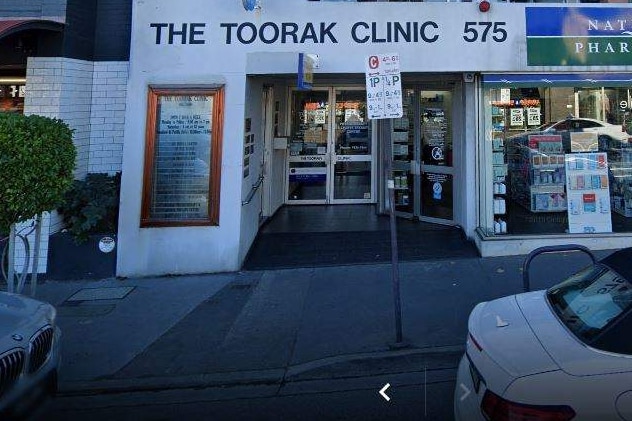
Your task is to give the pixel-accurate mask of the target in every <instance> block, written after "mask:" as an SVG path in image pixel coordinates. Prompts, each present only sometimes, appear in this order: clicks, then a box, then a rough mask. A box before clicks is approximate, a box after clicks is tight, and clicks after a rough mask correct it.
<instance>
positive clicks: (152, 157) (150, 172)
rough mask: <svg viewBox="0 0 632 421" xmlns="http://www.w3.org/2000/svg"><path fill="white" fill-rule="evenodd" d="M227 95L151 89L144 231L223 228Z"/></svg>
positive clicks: (215, 90) (215, 89) (206, 90)
mask: <svg viewBox="0 0 632 421" xmlns="http://www.w3.org/2000/svg"><path fill="white" fill-rule="evenodd" d="M223 111H224V90H223V88H222V87H209V88H194V89H193V88H171V87H170V88H162V87H150V88H149V93H148V111H147V129H146V145H145V167H144V183H143V204H142V213H141V227H160V226H209V225H219V198H220V176H221V171H220V169H221V152H222V125H223Z"/></svg>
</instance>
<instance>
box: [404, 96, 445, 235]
mask: <svg viewBox="0 0 632 421" xmlns="http://www.w3.org/2000/svg"><path fill="white" fill-rule="evenodd" d="M453 97H454V95H453V90H452V89H445V88H442V89H420V88H405V89H404V98H403V105H404V116H403V117H402V118H400V119H394V120H393V133H392V140H393V169H394V171H395V173H394V182H395V209H396V212H397V214H398V215H400V216H405V217H410V218H412V217H417V218H419V219H420V220H423V221H428V222H437V223H444V224H451V223H452V222H453V220H454V188H453V179H454V167H453V159H452V151H453V147H452V146H453V141H452V137H453V127H452V123H453V111H454V110H453Z"/></svg>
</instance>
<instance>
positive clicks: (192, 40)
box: [149, 22, 206, 45]
mask: <svg viewBox="0 0 632 421" xmlns="http://www.w3.org/2000/svg"><path fill="white" fill-rule="evenodd" d="M149 27H150V28H154V29H155V33H156V37H155V43H156V45H160V44H164V43H165V42H166V43H167V44H170V45H173V44H174V42H176V41H179V44H205V43H206V41H205V40H204V39H202V36H203V35H204V28H205V27H206V24H205V23H182V24H175V23H166V22H165V23H150V24H149ZM163 29H165V30H166V31H165V32H166V33H167V36H166V37H165V36H163V35H164V32H163ZM165 38H166V40H165Z"/></svg>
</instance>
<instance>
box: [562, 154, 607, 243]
mask: <svg viewBox="0 0 632 421" xmlns="http://www.w3.org/2000/svg"><path fill="white" fill-rule="evenodd" d="M565 157H566V159H565V167H566V189H567V196H568V208H567V210H568V232H570V233H582V234H592V233H598V232H612V217H611V215H610V186H609V179H608V157H607V155H606V153H605V152H599V153H573V154H566V156H565Z"/></svg>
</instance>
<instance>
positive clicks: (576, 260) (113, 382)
mask: <svg viewBox="0 0 632 421" xmlns="http://www.w3.org/2000/svg"><path fill="white" fill-rule="evenodd" d="M595 254H596V255H597V257H602V256H605V255H607V254H609V252H598V253H595ZM523 261H524V256H512V257H499V258H467V259H460V260H435V261H424V262H405V263H400V266H399V268H400V281H401V297H402V315H403V319H402V321H403V333H404V339H405V341H406V342H407V343H408V345H409V346H408V347H407V348H404V349H399V350H393V349H392V348H391V346H390V345H392V343H393V342H394V340H395V328H394V324H395V322H394V311H393V294H392V283H391V277H392V267H391V265H390V264H377V265H354V266H340V267H324V268H305V269H288V270H276V271H251V272H238V273H228V274H217V275H203V276H183V277H164V278H151V279H150V278H145V279H126V280H114V279H111V280H103V281H92V282H87V281H86V282H46V283H44V284H42V285H40V286H39V288H38V295H37V298H39V299H42V300H45V301H48V302H51V303H52V304H54V305H56V307H57V309H58V314H59V318H58V320H59V324H60V326H61V328H62V330H63V344H62V345H63V353H62V359H63V361H62V367H61V371H60V388H61V392H62V394H90V393H100V392H103V391H125V390H160V389H168V388H187V387H203V386H214V385H233V384H270V383H279V382H291V381H292V380H304V379H320V378H336V377H353V376H358V377H360V376H366V375H372V374H375V375H379V374H384V373H389V372H393V373H397V372H406V371H407V370H411V369H412V368H414V367H422V366H431V367H438V368H446V367H453V366H454V365H455V364H456V361H457V360H458V358H459V356H460V354H461V353H462V350H463V345H464V340H465V335H466V331H467V317H468V315H469V312H470V311H471V309H472V308H473V307H474V305H475V304H476V303H478V302H480V301H485V300H490V299H493V298H497V297H500V296H504V295H508V294H513V293H518V292H521V291H522V271H521V269H522V264H523ZM588 263H589V259H588V258H587V257H586V256H585V255H583V254H581V253H565V254H555V255H553V254H551V255H543V256H541V257H539V258H537V259H536V260H535V261H534V263H533V265H532V267H531V278H532V279H533V281H532V285H533V288H532V289H542V288H546V287H549V286H551V285H553V284H555V283H557V282H558V281H560V280H561V279H563V278H564V277H565V276H567V275H569V274H571V273H573V272H575V271H577V270H578V269H580V268H581V267H583V266H585V265H587V264H588Z"/></svg>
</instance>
